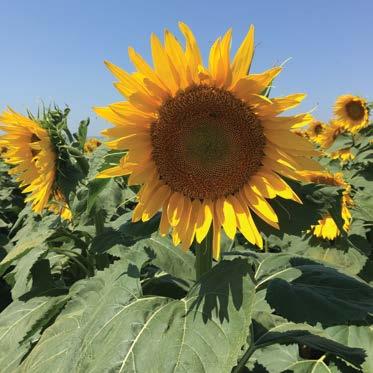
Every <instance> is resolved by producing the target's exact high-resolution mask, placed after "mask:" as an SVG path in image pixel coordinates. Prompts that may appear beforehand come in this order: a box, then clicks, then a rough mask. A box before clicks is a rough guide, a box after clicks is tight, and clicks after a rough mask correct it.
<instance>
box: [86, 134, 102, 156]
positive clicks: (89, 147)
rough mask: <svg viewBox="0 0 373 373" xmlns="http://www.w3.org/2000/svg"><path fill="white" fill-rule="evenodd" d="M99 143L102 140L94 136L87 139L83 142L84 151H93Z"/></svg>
mask: <svg viewBox="0 0 373 373" xmlns="http://www.w3.org/2000/svg"><path fill="white" fill-rule="evenodd" d="M101 144H102V142H101V141H100V140H99V139H96V138H95V137H92V138H90V139H88V140H87V141H86V142H85V144H84V153H88V154H90V153H93V152H94V151H95V149H96V148H98V147H99V146H100V145H101Z"/></svg>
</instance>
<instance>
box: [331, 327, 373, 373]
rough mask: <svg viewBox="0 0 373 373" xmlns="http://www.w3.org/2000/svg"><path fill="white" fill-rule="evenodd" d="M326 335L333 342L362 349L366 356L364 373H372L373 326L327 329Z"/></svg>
mask: <svg viewBox="0 0 373 373" xmlns="http://www.w3.org/2000/svg"><path fill="white" fill-rule="evenodd" d="M325 332H326V333H327V335H328V336H329V337H330V338H332V339H333V340H335V341H337V342H339V343H342V344H344V345H346V346H349V347H358V348H363V349H364V350H365V352H366V354H367V356H366V359H365V362H364V364H363V365H362V367H363V371H364V372H373V326H372V325H365V326H355V325H338V326H333V327H330V328H327V329H326V330H325Z"/></svg>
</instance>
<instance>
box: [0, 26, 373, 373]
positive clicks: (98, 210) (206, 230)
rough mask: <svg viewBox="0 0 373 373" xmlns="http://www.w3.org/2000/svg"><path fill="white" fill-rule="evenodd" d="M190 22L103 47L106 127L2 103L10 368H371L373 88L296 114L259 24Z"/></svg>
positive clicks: (0, 255)
mask: <svg viewBox="0 0 373 373" xmlns="http://www.w3.org/2000/svg"><path fill="white" fill-rule="evenodd" d="M179 27H180V30H181V33H182V34H183V36H184V38H185V42H183V43H181V42H180V41H179V40H178V39H177V38H176V37H175V36H174V35H173V34H172V33H170V32H169V31H166V32H165V35H164V41H161V40H160V39H159V38H158V37H157V36H155V35H152V36H151V55H152V60H153V61H152V64H148V63H147V62H146V61H145V60H144V59H143V58H142V57H141V56H140V55H139V54H138V53H137V52H136V51H135V50H134V49H132V48H129V57H130V59H131V61H132V62H133V65H134V68H135V71H134V72H126V71H124V70H122V69H121V68H119V67H118V66H116V65H114V64H112V63H110V62H105V63H106V65H107V67H108V69H109V70H110V71H111V72H112V73H113V75H114V77H115V78H116V82H115V83H114V86H115V87H116V88H117V89H118V90H119V92H120V93H121V94H122V95H123V101H120V102H116V103H113V104H110V105H109V106H106V107H103V106H96V107H95V108H94V111H95V113H96V114H97V115H98V116H100V117H102V118H104V119H105V120H106V121H107V122H108V126H107V127H108V128H107V129H105V130H104V131H103V132H102V135H103V137H104V138H103V139H101V138H100V139H96V138H89V137H88V136H87V134H88V128H89V119H86V120H82V121H81V122H80V124H79V126H78V130H77V132H76V133H72V132H71V131H70V129H69V125H70V123H69V111H70V110H69V108H67V107H66V108H59V107H58V106H55V105H53V106H52V105H51V106H49V107H43V108H41V109H40V110H39V112H38V113H30V112H28V113H27V115H22V114H19V113H18V112H16V111H14V110H13V109H11V108H8V109H5V110H4V111H2V112H1V113H0V154H1V155H0V206H1V209H0V372H7V373H9V372H25V373H26V372H27V373H49V372H51V373H53V372H60V373H64V372H66V373H85V372H92V373H93V372H97V373H101V372H118V373H119V372H122V373H124V372H133V373H135V372H138V373H152V372H154V373H168V372H174V373H176V372H190V373H194V372H195V373H200V372H201V373H203V372H211V373H220V372H221V373H225V372H227V373H229V372H232V373H239V372H241V373H242V372H258V373H259V372H270V373H272V372H273V373H280V372H294V373H307V372H312V373H324V372H325V373H326V372H333V373H337V372H346V373H353V372H367V373H372V372H373V252H372V248H373V187H372V180H373V127H372V124H371V122H370V110H371V109H372V108H373V106H372V104H371V103H369V102H368V101H367V100H366V99H365V98H363V97H360V96H355V95H352V94H346V95H342V96H340V97H338V98H336V102H335V105H334V112H333V117H332V118H331V119H330V121H329V122H321V121H319V120H317V119H316V118H314V117H313V116H312V113H310V112H306V113H298V114H292V115H291V114H286V113H284V112H285V111H286V110H289V109H293V108H296V107H297V105H298V104H299V103H300V102H301V101H302V100H303V98H304V97H305V95H304V94H300V93H296V94H290V95H288V96H285V97H273V96H272V92H271V88H272V84H273V82H274V80H275V79H276V77H277V76H278V75H279V74H280V73H281V70H282V66H274V67H272V68H270V69H268V70H266V71H264V72H261V73H252V72H251V69H250V67H251V61H252V58H253V54H254V45H255V44H254V27H253V26H251V27H250V29H249V31H248V33H247V35H246V37H245V38H244V40H243V41H242V43H241V45H240V46H239V48H238V50H237V51H235V53H234V54H233V53H232V56H231V50H230V49H231V38H232V33H231V30H229V31H228V32H227V33H226V34H224V35H223V36H222V37H220V38H219V39H217V40H216V41H215V42H214V43H213V45H212V47H211V50H210V52H209V57H208V63H207V64H204V63H203V61H202V57H201V52H200V49H199V47H198V44H197V41H196V39H195V37H194V35H193V33H192V31H191V30H190V29H189V28H188V26H187V25H185V24H184V23H180V24H179ZM292 113H293V111H292ZM109 123H110V124H109Z"/></svg>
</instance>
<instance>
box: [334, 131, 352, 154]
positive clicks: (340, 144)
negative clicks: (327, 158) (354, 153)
mask: <svg viewBox="0 0 373 373" xmlns="http://www.w3.org/2000/svg"><path fill="white" fill-rule="evenodd" d="M352 145H353V140H352V137H351V135H350V134H348V133H341V134H340V135H339V136H338V137H337V138H336V139H335V140H334V141H333V143H332V145H331V146H330V147H329V148H328V152H329V153H331V152H335V151H336V150H339V149H346V148H351V147H352Z"/></svg>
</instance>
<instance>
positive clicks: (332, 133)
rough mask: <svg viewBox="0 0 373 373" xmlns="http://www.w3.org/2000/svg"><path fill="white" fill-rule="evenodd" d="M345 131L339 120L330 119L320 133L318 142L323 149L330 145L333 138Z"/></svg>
mask: <svg viewBox="0 0 373 373" xmlns="http://www.w3.org/2000/svg"><path fill="white" fill-rule="evenodd" d="M345 132H346V128H345V126H344V125H343V123H342V122H341V121H338V120H331V121H330V122H329V123H328V124H327V125H325V127H324V130H323V131H322V132H321V133H320V135H319V138H318V143H319V144H320V146H321V147H322V148H323V149H328V148H330V147H331V146H332V144H333V143H334V141H335V139H336V138H337V137H338V136H339V135H340V134H342V133H345Z"/></svg>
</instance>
